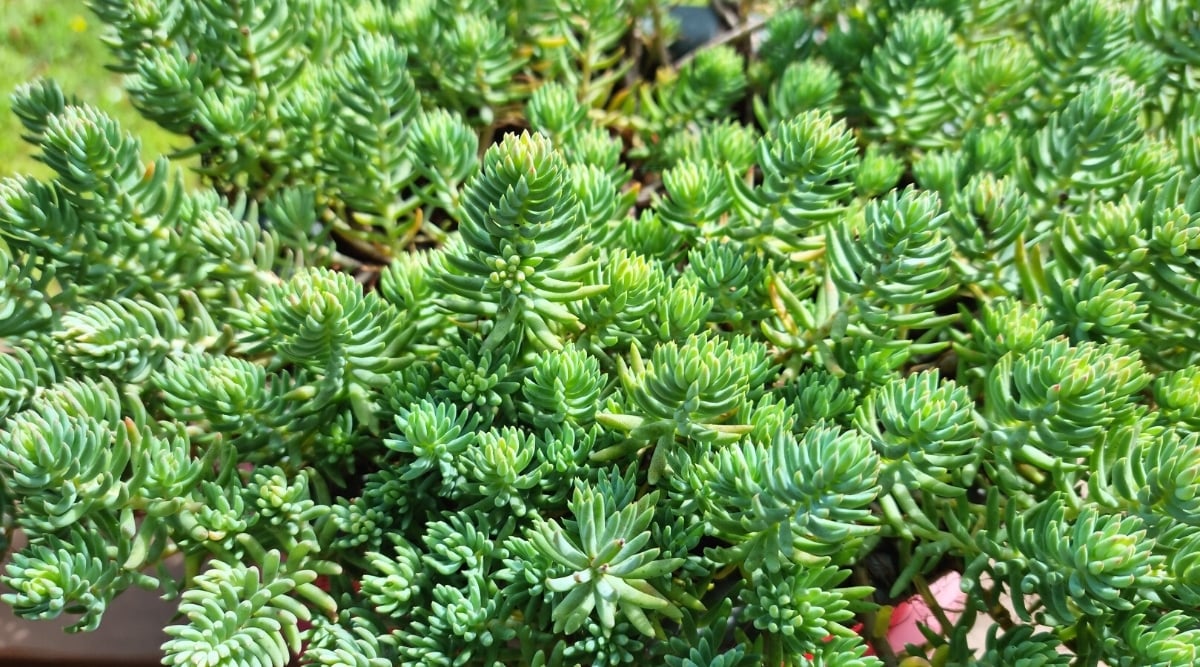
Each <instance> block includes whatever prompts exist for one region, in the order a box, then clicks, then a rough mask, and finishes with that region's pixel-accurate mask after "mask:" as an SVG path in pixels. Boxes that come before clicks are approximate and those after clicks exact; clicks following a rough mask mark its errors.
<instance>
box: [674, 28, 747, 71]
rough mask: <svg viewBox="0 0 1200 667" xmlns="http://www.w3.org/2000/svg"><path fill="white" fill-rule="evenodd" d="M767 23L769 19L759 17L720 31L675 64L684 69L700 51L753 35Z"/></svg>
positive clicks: (677, 67)
mask: <svg viewBox="0 0 1200 667" xmlns="http://www.w3.org/2000/svg"><path fill="white" fill-rule="evenodd" d="M765 25H767V19H765V18H758V19H754V20H753V21H748V22H746V23H743V24H742V25H740V26H738V27H736V28H732V29H730V30H726V31H725V32H723V33H720V34H718V35H716V36H714V37H713V38H712V39H710V40H708V41H707V42H705V43H703V44H701V45H700V47H699V48H697V49H696V50H694V51H692V52H690V53H688V54H687V55H685V56H684V57H682V58H680V59H679V61H678V62H676V63H675V64H674V66H675V69H683V67H684V66H685V65H687V64H688V63H690V62H691V61H692V58H695V57H696V54H698V53H700V52H701V51H706V50H708V49H711V48H714V47H717V46H721V45H722V44H728V43H729V42H732V41H736V40H738V39H741V38H743V37H746V36H749V35H753V34H754V33H756V32H758V31H759V30H762V29H763V27H764V26H765Z"/></svg>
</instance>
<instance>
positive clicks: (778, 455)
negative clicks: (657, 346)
mask: <svg viewBox="0 0 1200 667" xmlns="http://www.w3.org/2000/svg"><path fill="white" fill-rule="evenodd" d="M879 472H880V459H879V457H878V456H877V455H876V454H875V453H874V452H873V451H872V449H871V444H870V442H869V441H868V440H867V439H866V438H864V437H863V436H862V435H861V434H859V433H856V432H854V431H845V430H842V429H840V428H838V427H835V426H830V425H824V424H818V425H816V426H813V427H812V428H810V429H809V430H808V431H807V432H805V434H804V436H803V437H802V438H800V439H797V438H796V437H795V436H793V435H792V434H791V433H788V432H782V433H778V434H776V435H775V437H774V438H773V439H772V440H771V441H770V442H767V443H752V442H746V441H743V442H741V443H737V444H734V445H729V446H725V447H720V448H718V449H716V450H715V451H705V452H702V453H700V454H698V455H697V456H695V457H692V458H691V460H690V464H689V465H687V466H685V467H684V470H683V472H682V473H681V474H682V475H683V480H684V481H685V483H686V484H687V486H688V487H689V490H690V492H691V493H692V494H695V495H696V496H697V497H698V498H699V499H700V503H701V506H702V508H703V512H704V515H705V520H706V523H707V525H708V532H710V533H711V534H713V535H715V536H716V537H718V538H719V539H721V540H722V541H724V542H727V543H729V544H730V545H731V546H729V547H722V548H719V549H713V550H711V551H710V552H709V553H708V557H709V558H712V559H713V560H714V561H716V562H718V563H722V564H729V565H736V566H737V567H739V568H740V569H741V570H742V571H743V572H745V573H750V572H755V571H758V570H760V569H763V568H765V569H766V571H767V572H770V573H783V574H785V575H786V574H788V573H792V572H794V570H795V568H798V567H799V568H803V567H810V566H818V567H819V566H821V565H823V564H824V563H827V562H829V561H830V560H832V561H833V562H834V563H838V564H846V563H849V562H851V561H853V560H854V559H855V558H856V556H857V550H858V547H859V546H861V545H862V544H863V541H864V540H865V539H866V538H868V537H870V536H871V535H874V534H875V533H877V532H878V530H879V528H878V526H877V525H876V522H875V520H874V518H873V517H872V516H871V511H870V510H869V509H868V508H869V505H870V504H871V503H872V502H873V501H874V500H875V498H876V496H878V494H879V492H880V487H879V481H878V480H879Z"/></svg>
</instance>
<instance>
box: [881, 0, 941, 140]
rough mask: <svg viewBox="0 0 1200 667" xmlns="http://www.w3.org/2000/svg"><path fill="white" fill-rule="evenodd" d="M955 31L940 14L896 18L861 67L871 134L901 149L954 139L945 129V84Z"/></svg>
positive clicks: (923, 11) (924, 11)
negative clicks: (884, 36) (882, 39)
mask: <svg viewBox="0 0 1200 667" xmlns="http://www.w3.org/2000/svg"><path fill="white" fill-rule="evenodd" d="M953 30H954V27H953V24H952V23H951V21H950V19H949V18H948V17H947V16H946V15H945V14H943V13H942V12H940V11H936V10H933V9H917V10H914V11H911V12H905V13H901V14H898V15H896V16H895V17H893V18H892V19H891V22H890V24H889V25H888V28H887V36H886V38H885V39H884V41H883V43H882V44H880V45H879V46H878V47H876V48H875V49H874V50H873V51H872V52H871V55H870V56H869V57H868V58H867V59H866V60H865V61H864V62H863V68H862V73H861V77H862V80H861V88H860V90H861V93H862V102H861V104H862V109H863V112H864V113H865V114H866V116H867V117H868V118H869V119H870V120H871V125H872V127H871V130H870V131H871V133H872V134H873V135H874V136H875V137H877V138H881V139H882V138H886V140H887V141H889V142H892V143H894V144H897V145H898V146H901V147H904V148H909V147H913V148H926V149H928V148H937V147H939V146H944V145H946V144H947V143H948V142H949V141H950V138H951V137H952V136H953V134H954V133H955V132H954V131H953V130H952V131H947V129H946V128H945V125H946V124H947V123H949V122H950V121H951V119H952V117H953V114H954V106H953V104H952V100H953V95H952V94H951V92H952V91H951V89H950V87H949V86H948V83H949V82H948V81H946V80H945V77H946V72H947V71H950V68H949V65H950V63H951V61H953V60H954V59H955V57H957V55H958V53H957V48H956V46H955V42H954V40H952V39H950V35H951V34H952V33H953Z"/></svg>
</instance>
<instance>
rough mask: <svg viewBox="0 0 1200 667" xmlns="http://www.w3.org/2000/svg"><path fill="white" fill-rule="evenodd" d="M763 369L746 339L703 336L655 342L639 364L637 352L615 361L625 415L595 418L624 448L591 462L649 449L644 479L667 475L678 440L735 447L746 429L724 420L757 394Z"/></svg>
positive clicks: (763, 361)
mask: <svg viewBox="0 0 1200 667" xmlns="http://www.w3.org/2000/svg"><path fill="white" fill-rule="evenodd" d="M770 370H771V363H770V360H769V358H768V356H767V354H766V349H765V347H763V346H762V344H760V343H756V342H752V341H751V340H749V339H748V338H744V337H741V336H735V337H733V338H732V339H729V340H726V339H721V338H716V337H715V336H711V335H707V334H697V335H692V336H690V337H688V338H687V339H686V340H685V341H684V343H683V344H682V345H679V344H676V343H675V342H674V341H671V342H667V343H664V344H661V345H659V346H657V347H655V348H654V350H653V351H652V352H651V355H650V359H648V360H643V359H642V356H641V353H640V352H639V351H638V349H637V347H634V348H632V349H631V350H630V362H629V364H628V365H626V363H625V361H624V359H619V360H618V373H619V376H620V378H621V384H622V386H623V388H624V394H625V396H624V398H625V400H626V401H628V407H629V410H630V411H629V412H628V413H615V412H601V413H598V414H597V415H596V419H597V421H599V422H600V423H601V424H603V425H605V426H607V427H609V428H612V429H615V430H618V431H622V432H624V433H625V434H626V438H627V440H626V443H624V444H621V445H614V446H613V447H609V448H606V449H604V450H601V451H599V452H596V453H595V454H593V456H592V458H593V459H594V460H598V461H606V460H612V459H614V458H618V457H621V456H623V455H625V454H627V453H629V452H630V451H631V450H633V451H637V450H640V449H642V448H645V447H647V446H650V447H653V449H654V453H653V454H652V456H651V458H650V467H649V481H650V483H652V484H653V483H655V482H657V481H658V480H659V479H660V478H661V477H662V476H663V475H664V474H665V473H666V472H667V470H668V463H667V462H668V460H669V456H670V454H671V451H672V450H673V449H674V448H675V446H676V444H677V441H678V440H683V441H691V442H711V443H729V442H735V441H737V440H738V439H739V438H741V436H742V435H743V434H744V433H746V432H747V431H749V430H750V426H749V425H743V424H729V423H727V419H728V418H729V417H730V416H732V415H733V414H735V413H736V411H737V409H738V408H739V407H741V406H742V405H743V403H744V402H745V401H747V400H753V399H754V398H757V396H759V395H761V392H762V388H763V380H764V379H765V378H766V376H767V375H768V374H769V373H770Z"/></svg>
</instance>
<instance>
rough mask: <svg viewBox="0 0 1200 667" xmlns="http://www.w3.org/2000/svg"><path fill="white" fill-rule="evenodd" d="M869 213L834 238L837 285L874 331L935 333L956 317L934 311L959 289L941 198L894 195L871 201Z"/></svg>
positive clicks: (920, 194)
mask: <svg viewBox="0 0 1200 667" xmlns="http://www.w3.org/2000/svg"><path fill="white" fill-rule="evenodd" d="M863 215H864V219H863V224H862V226H861V227H856V226H854V225H850V224H846V225H843V226H842V227H841V228H840V229H837V230H836V232H835V233H833V234H831V235H830V237H831V238H830V243H829V248H828V251H829V254H830V266H831V273H832V278H833V281H834V283H835V284H836V285H837V287H838V288H839V289H840V290H841V291H842V292H843V293H845V294H846V295H847V296H848V297H850V298H849V299H848V300H847V301H849V302H852V303H853V304H854V305H856V306H857V310H858V313H857V315H858V317H859V318H861V321H862V322H863V324H865V325H866V326H867V327H868V330H869V331H872V332H879V331H885V330H886V331H892V332H896V333H898V332H899V331H906V330H909V329H933V328H938V327H944V326H946V325H947V324H949V323H950V322H952V321H953V320H955V319H957V316H954V315H939V314H938V313H937V312H936V311H935V307H936V305H937V304H938V303H939V302H941V301H942V300H944V299H946V298H948V297H949V296H950V295H952V294H954V292H955V291H956V290H957V285H956V284H955V283H954V281H953V280H952V277H953V269H952V265H951V261H950V260H951V256H952V255H953V253H954V244H953V242H952V241H951V240H950V239H949V238H948V237H946V236H945V235H943V233H942V227H943V221H944V220H945V219H946V213H945V212H944V211H943V210H942V209H941V206H940V203H939V201H938V198H937V196H936V195H934V194H932V193H930V192H928V191H918V190H916V189H915V188H912V187H908V188H905V189H904V191H903V192H900V193H897V192H896V191H892V192H891V193H890V194H888V195H887V196H885V197H883V198H881V199H875V200H871V201H870V202H868V203H867V206H866V208H865V209H864V211H863ZM875 335H878V334H875ZM937 346H938V345H937V344H936V343H934V344H932V346H931V347H932V348H933V349H936V347H937ZM914 347H916V346H914ZM922 349H929V348H924V346H922ZM915 351H916V350H914V352H915Z"/></svg>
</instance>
